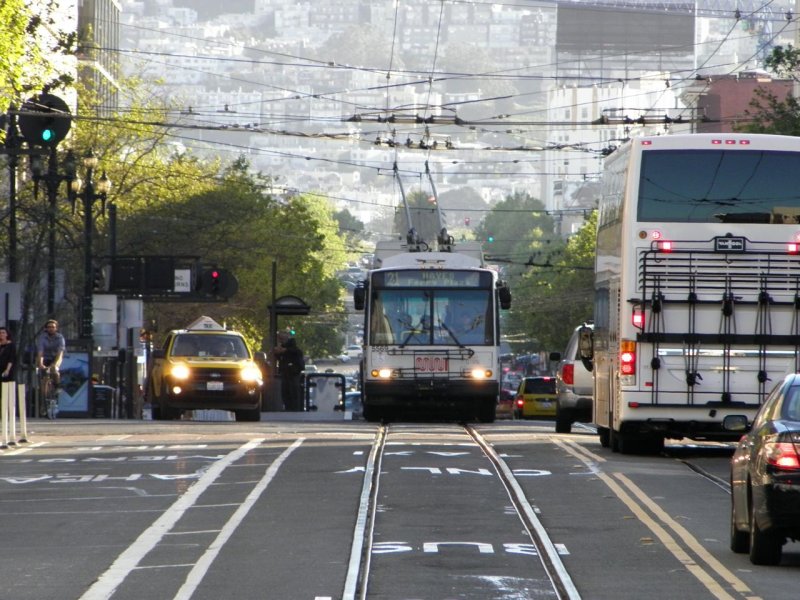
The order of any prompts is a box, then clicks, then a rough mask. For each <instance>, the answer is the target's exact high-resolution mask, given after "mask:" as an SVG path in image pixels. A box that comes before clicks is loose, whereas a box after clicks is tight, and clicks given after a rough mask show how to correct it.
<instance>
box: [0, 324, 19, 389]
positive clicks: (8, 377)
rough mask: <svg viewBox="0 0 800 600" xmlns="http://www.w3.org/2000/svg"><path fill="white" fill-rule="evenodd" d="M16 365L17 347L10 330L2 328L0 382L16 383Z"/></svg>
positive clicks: (0, 330) (0, 335)
mask: <svg viewBox="0 0 800 600" xmlns="http://www.w3.org/2000/svg"><path fill="white" fill-rule="evenodd" d="M16 365H17V348H16V345H15V344H14V341H13V340H12V339H11V334H10V333H9V331H8V329H7V328H5V327H0V381H14V376H15V373H16Z"/></svg>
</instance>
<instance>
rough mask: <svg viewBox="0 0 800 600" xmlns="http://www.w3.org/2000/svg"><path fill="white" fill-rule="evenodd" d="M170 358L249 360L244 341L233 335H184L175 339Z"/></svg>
mask: <svg viewBox="0 0 800 600" xmlns="http://www.w3.org/2000/svg"><path fill="white" fill-rule="evenodd" d="M172 356H185V357H214V358H229V359H238V360H241V359H245V358H250V355H249V353H248V352H247V347H246V346H245V343H244V340H243V339H242V338H240V337H238V336H235V335H208V334H202V335H200V334H192V333H184V334H180V335H178V336H176V337H175V341H174V342H173V344H172Z"/></svg>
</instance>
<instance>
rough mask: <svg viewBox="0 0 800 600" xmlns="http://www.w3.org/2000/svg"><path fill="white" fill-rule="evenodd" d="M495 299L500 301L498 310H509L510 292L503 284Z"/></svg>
mask: <svg viewBox="0 0 800 600" xmlns="http://www.w3.org/2000/svg"><path fill="white" fill-rule="evenodd" d="M497 297H498V299H499V300H500V308H502V309H503V310H508V309H509V308H511V290H510V289H508V286H507V285H505V284H503V286H502V287H501V288H500V289H499V290H497Z"/></svg>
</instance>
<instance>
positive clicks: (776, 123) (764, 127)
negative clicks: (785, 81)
mask: <svg viewBox="0 0 800 600" xmlns="http://www.w3.org/2000/svg"><path fill="white" fill-rule="evenodd" d="M765 66H766V67H767V69H769V70H771V71H773V72H774V73H776V74H777V75H778V76H779V77H783V78H789V79H793V80H794V81H798V80H799V79H798V76H799V75H800V50H798V49H797V48H794V47H793V46H791V45H789V46H788V47H786V48H784V47H782V46H777V47H775V48H773V50H772V54H770V56H769V57H767V59H766V61H765ZM750 106H751V107H752V110H746V111H745V114H746V115H747V116H748V117H749V118H750V119H752V122H749V123H743V124H741V125H738V126H737V127H735V129H737V130H740V131H748V132H751V133H773V134H779V135H795V136H796V135H800V102H798V99H797V98H796V97H795V96H794V95H792V94H787V95H786V98H785V99H783V100H781V99H780V98H779V97H778V96H777V95H775V94H774V93H772V92H770V91H769V90H767V89H765V88H758V89H756V91H755V97H754V98H753V99H752V100H751V101H750Z"/></svg>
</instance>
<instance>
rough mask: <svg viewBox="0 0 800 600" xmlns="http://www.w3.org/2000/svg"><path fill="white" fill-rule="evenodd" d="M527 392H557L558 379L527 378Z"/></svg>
mask: <svg viewBox="0 0 800 600" xmlns="http://www.w3.org/2000/svg"><path fill="white" fill-rule="evenodd" d="M525 393H526V394H555V393H556V380H555V379H536V378H528V379H526V380H525Z"/></svg>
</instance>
